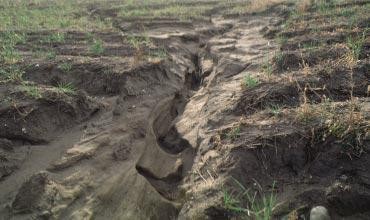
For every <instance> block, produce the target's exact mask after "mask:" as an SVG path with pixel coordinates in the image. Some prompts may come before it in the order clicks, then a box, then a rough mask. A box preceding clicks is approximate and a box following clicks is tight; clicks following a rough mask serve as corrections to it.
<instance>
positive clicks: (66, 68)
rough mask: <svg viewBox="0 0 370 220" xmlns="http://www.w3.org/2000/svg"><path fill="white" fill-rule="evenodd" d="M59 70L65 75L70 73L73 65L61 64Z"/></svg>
mask: <svg viewBox="0 0 370 220" xmlns="http://www.w3.org/2000/svg"><path fill="white" fill-rule="evenodd" d="M58 69H60V70H62V71H63V72H65V73H69V72H70V71H71V70H72V64H70V63H61V64H59V65H58Z"/></svg>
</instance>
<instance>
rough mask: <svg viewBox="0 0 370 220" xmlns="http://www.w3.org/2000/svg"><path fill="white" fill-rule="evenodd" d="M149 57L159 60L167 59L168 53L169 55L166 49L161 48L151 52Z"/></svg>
mask: <svg viewBox="0 0 370 220" xmlns="http://www.w3.org/2000/svg"><path fill="white" fill-rule="evenodd" d="M149 56H150V57H155V58H159V59H165V58H167V57H168V53H167V51H166V49H164V48H160V49H158V50H154V51H150V52H149Z"/></svg>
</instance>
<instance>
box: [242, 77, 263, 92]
mask: <svg viewBox="0 0 370 220" xmlns="http://www.w3.org/2000/svg"><path fill="white" fill-rule="evenodd" d="M259 83H260V82H259V80H258V79H256V78H254V77H253V76H251V75H250V74H248V75H246V76H245V77H244V80H243V86H245V87H246V88H250V89H251V88H254V87H256V86H257V85H258V84H259Z"/></svg>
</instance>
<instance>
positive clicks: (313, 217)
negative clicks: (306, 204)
mask: <svg viewBox="0 0 370 220" xmlns="http://www.w3.org/2000/svg"><path fill="white" fill-rule="evenodd" d="M310 220H330V215H329V212H328V210H327V209H326V208H325V207H324V206H315V207H313V208H312V209H311V212H310Z"/></svg>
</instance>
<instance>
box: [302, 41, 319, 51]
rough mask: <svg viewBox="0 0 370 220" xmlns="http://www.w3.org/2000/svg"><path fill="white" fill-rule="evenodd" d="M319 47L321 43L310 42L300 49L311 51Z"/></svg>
mask: <svg viewBox="0 0 370 220" xmlns="http://www.w3.org/2000/svg"><path fill="white" fill-rule="evenodd" d="M320 46H321V42H318V41H310V42H306V43H303V44H302V48H303V49H306V50H308V51H312V50H313V49H315V48H318V47H320Z"/></svg>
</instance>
